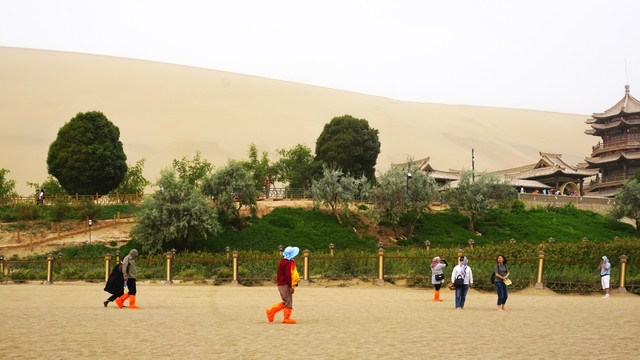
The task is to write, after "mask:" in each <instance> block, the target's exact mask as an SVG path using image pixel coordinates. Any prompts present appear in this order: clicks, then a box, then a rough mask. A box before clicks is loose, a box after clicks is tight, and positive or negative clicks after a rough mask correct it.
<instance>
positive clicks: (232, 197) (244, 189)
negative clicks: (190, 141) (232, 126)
mask: <svg viewBox="0 0 640 360" xmlns="http://www.w3.org/2000/svg"><path fill="white" fill-rule="evenodd" d="M202 192H203V193H204V194H205V195H207V196H211V197H212V198H213V199H214V200H215V201H216V206H217V208H218V211H219V213H221V214H224V215H225V216H228V217H233V218H234V219H235V221H234V226H235V227H236V228H238V229H241V228H242V227H244V222H243V221H242V216H241V214H240V210H241V209H242V208H243V207H245V206H246V207H249V208H252V209H253V208H255V206H256V198H257V197H258V195H259V193H258V190H257V189H256V187H255V184H254V181H253V178H252V177H251V173H250V172H249V171H247V169H246V168H245V167H244V166H242V163H240V162H238V161H235V160H229V162H228V163H227V165H226V166H225V167H224V168H222V169H220V170H218V171H216V172H215V173H213V175H211V176H210V177H209V178H207V179H205V181H204V183H203V185H202Z"/></svg>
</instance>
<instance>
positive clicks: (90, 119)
mask: <svg viewBox="0 0 640 360" xmlns="http://www.w3.org/2000/svg"><path fill="white" fill-rule="evenodd" d="M47 167H48V170H49V174H51V175H53V176H54V177H55V178H56V179H58V181H59V182H60V185H61V186H62V187H63V188H64V189H65V191H66V192H67V193H69V194H83V195H89V194H96V193H98V194H107V193H108V192H109V191H111V190H113V189H115V188H116V187H117V186H118V184H120V182H121V181H122V179H123V178H124V176H125V174H126V173H127V156H126V155H125V153H124V150H123V148H122V142H121V141H120V130H119V129H118V127H117V126H115V125H114V124H113V123H112V122H111V121H109V119H107V117H106V116H104V114H102V113H101V112H99V111H90V112H87V113H78V114H77V115H76V116H75V117H74V118H73V119H71V121H69V122H68V123H66V124H64V125H63V126H62V127H61V128H60V130H58V136H57V138H56V140H54V141H53V143H51V145H50V146H49V153H48V155H47Z"/></svg>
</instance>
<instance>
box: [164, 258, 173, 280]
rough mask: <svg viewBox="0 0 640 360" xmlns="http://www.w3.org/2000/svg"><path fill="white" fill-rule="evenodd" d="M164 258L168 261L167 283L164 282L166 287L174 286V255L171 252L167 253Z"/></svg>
mask: <svg viewBox="0 0 640 360" xmlns="http://www.w3.org/2000/svg"><path fill="white" fill-rule="evenodd" d="M164 257H165V258H166V259H167V281H165V282H164V284H165V285H171V284H173V280H172V276H171V275H172V274H171V272H172V270H173V253H172V252H171V251H167V252H166V253H165V254H164Z"/></svg>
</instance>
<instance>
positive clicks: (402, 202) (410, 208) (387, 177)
mask: <svg viewBox="0 0 640 360" xmlns="http://www.w3.org/2000/svg"><path fill="white" fill-rule="evenodd" d="M407 163H409V164H411V163H412V162H411V161H408V162H407ZM436 191H437V189H436V183H435V180H434V179H433V178H432V177H431V176H428V175H426V174H425V173H424V172H422V171H420V169H419V168H418V167H417V166H415V165H410V166H409V167H408V169H404V168H401V167H391V168H390V169H389V170H387V171H386V172H385V173H384V174H382V175H381V176H380V177H379V179H378V186H377V187H376V188H375V189H374V190H373V194H372V196H371V201H372V202H373V204H374V206H375V208H374V211H377V212H379V213H380V215H381V216H384V217H386V218H388V219H389V221H390V222H391V226H392V228H393V233H394V236H395V237H396V238H398V227H399V225H400V224H401V223H402V222H403V221H404V222H405V229H404V233H403V235H404V236H405V237H407V238H409V237H411V236H412V235H413V232H414V230H415V226H416V222H417V221H418V220H419V219H420V218H421V217H422V214H423V213H424V212H425V211H427V210H429V209H430V208H429V205H430V204H431V202H432V201H433V199H434V197H435V195H436Z"/></svg>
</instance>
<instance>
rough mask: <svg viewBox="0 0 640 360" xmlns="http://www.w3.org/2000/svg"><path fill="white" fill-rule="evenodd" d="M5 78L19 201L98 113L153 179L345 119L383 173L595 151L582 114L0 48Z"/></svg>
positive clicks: (292, 140)
mask: <svg viewBox="0 0 640 360" xmlns="http://www.w3.org/2000/svg"><path fill="white" fill-rule="evenodd" d="M0 77H1V78H2V82H1V83H0V87H1V88H2V91H1V92H0V93H1V94H2V96H0V168H6V169H9V170H10V173H9V175H8V178H10V179H14V180H16V181H17V190H18V192H19V193H21V194H30V191H31V190H30V189H29V188H28V187H27V186H26V182H27V181H30V182H38V183H39V182H42V181H43V180H44V179H45V178H46V176H47V166H46V156H47V151H48V147H49V145H50V144H51V142H52V141H53V140H54V139H55V138H56V135H57V131H58V129H59V128H60V127H61V126H62V125H64V124H65V123H66V122H68V121H69V120H70V119H71V118H72V117H73V116H75V114H77V113H78V112H85V111H91V110H98V111H102V112H103V113H104V114H105V115H106V116H107V117H108V118H109V119H110V120H111V121H112V122H113V123H114V124H115V125H117V126H118V127H119V128H120V134H121V136H120V138H121V140H122V142H123V144H124V150H125V152H126V154H127V156H128V163H129V164H134V163H135V162H136V161H138V160H139V159H141V158H146V159H147V163H146V166H145V172H144V173H145V176H146V177H147V178H148V179H150V180H152V181H155V180H156V179H157V178H158V177H159V171H160V169H162V168H164V167H166V166H168V165H170V164H171V161H172V160H173V159H174V158H182V157H183V156H187V157H188V158H192V157H193V155H194V154H195V152H196V151H197V150H200V151H201V152H202V154H203V157H204V158H206V159H208V160H209V161H211V162H212V163H213V164H214V165H216V166H222V165H224V164H225V163H226V161H227V160H228V159H230V158H232V159H246V157H247V152H248V148H249V145H250V144H251V143H255V144H256V145H257V147H258V149H259V150H260V151H269V152H272V154H273V152H274V151H275V150H276V149H278V148H289V147H292V146H294V145H296V144H298V143H302V144H305V145H307V146H309V147H310V148H311V149H312V150H313V149H315V141H316V139H317V137H318V136H319V135H320V133H321V132H322V129H323V126H324V125H325V124H326V123H327V122H329V121H330V120H331V119H332V118H333V117H335V116H341V115H344V114H350V115H353V116H355V117H358V118H364V119H367V120H368V121H369V124H370V125H371V126H372V127H373V128H376V129H378V130H379V131H380V141H381V143H382V148H381V153H380V156H379V158H378V167H377V168H378V170H382V171H384V170H386V169H387V168H388V167H389V165H390V164H391V163H392V162H396V163H397V162H404V161H405V160H406V158H407V156H414V157H415V158H423V157H427V156H430V157H431V164H432V166H434V167H435V168H438V169H445V170H446V169H449V168H455V169H460V168H470V167H471V149H472V148H473V149H475V161H476V162H475V166H476V169H479V170H498V169H502V168H507V167H515V166H520V165H524V164H529V163H533V162H536V161H537V160H538V151H545V152H551V153H561V154H563V158H564V159H565V160H567V161H568V162H569V163H571V164H576V163H578V162H580V161H583V159H584V157H585V156H587V155H589V154H590V152H591V147H590V146H591V145H594V144H595V143H596V142H597V139H596V138H594V137H592V136H588V135H585V134H584V130H585V129H587V126H586V124H584V121H585V120H586V119H587V118H588V117H589V116H588V115H584V114H581V115H578V114H563V113H553V112H544V111H533V110H521V109H503V108H491V107H478V106H465V105H444V104H431V103H415V102H404V101H397V100H393V99H388V98H382V97H376V96H370V95H364V94H359V93H353V92H347V91H341V90H335V89H329V88H323V87H317V86H310V85H304V84H298V83H291V82H285V81H279V80H272V79H264V78H259V77H253V76H246V75H241V74H234V73H228V72H221V71H214V70H207V69H201V68H194V67H187V66H180V65H171V64H165V63H157V62H150V61H141V60H132V59H124V58H115V57H108V56H97V55H87V54H78V53H66V52H56V51H45V50H30V49H20V48H10V47H0ZM425 86H428V84H426V85H425ZM460 91H465V89H464V88H463V87H461V88H460ZM504 91H505V93H507V92H509V91H510V89H504ZM540 91H545V89H540ZM622 95H623V94H621V96H622ZM569 96H580V94H567V97H569ZM557 101H559V102H561V101H563V99H557ZM607 105H612V104H605V105H599V104H598V105H594V109H593V111H594V112H601V111H604V110H606V108H608V106H607ZM271 158H272V160H275V155H272V157H271Z"/></svg>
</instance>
